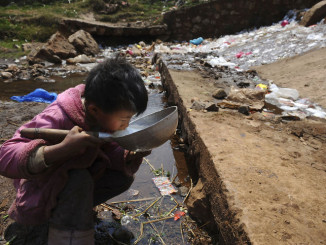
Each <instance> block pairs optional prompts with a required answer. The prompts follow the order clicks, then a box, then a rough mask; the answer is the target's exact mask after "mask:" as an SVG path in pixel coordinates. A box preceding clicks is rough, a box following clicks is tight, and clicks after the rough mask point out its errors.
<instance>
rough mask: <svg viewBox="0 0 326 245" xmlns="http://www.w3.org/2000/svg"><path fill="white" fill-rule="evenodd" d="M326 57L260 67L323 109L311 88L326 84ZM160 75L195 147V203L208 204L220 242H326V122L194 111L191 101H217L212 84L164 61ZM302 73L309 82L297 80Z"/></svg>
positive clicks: (315, 54)
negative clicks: (325, 67) (324, 73)
mask: <svg viewBox="0 0 326 245" xmlns="http://www.w3.org/2000/svg"><path fill="white" fill-rule="evenodd" d="M323 52H324V50H322V51H319V52H318V51H315V52H311V53H308V54H305V55H304V56H299V57H293V58H291V59H290V61H288V60H284V61H280V62H278V63H275V64H271V65H269V66H264V67H262V68H257V70H258V71H259V72H261V74H263V75H264V78H266V79H273V80H274V82H275V83H276V84H278V82H279V80H278V79H276V78H275V77H276V75H275V74H278V77H279V78H281V79H282V80H281V84H278V85H282V86H284V87H294V88H297V89H298V90H299V92H300V94H302V95H305V96H309V95H310V96H309V97H310V98H311V99H312V100H316V101H318V102H319V103H320V104H325V99H323V97H322V95H321V93H320V94H318V93H315V94H311V93H310V88H321V86H322V85H321V80H322V79H325V76H324V78H323V76H322V73H321V72H320V74H321V75H320V76H315V75H314V74H316V73H317V70H316V69H317V68H316V69H315V67H316V66H317V67H318V69H319V70H320V69H321V68H320V65H323V64H324V63H325V61H324V60H325V55H323V54H324V53H323ZM290 62H292V63H291V65H290V64H289V63H290ZM284 64H288V69H285V68H284V66H285V65H284ZM317 64H318V65H317ZM269 67H272V69H269ZM267 71H270V73H268V72H267ZM278 71H280V72H278ZM286 71H287V72H286ZM161 72H162V77H163V79H164V85H165V87H166V88H167V90H168V94H169V101H170V102H172V103H175V104H177V105H178V107H179V109H180V114H181V116H182V125H181V128H182V131H183V136H184V139H185V142H187V143H188V144H189V148H188V151H187V154H188V158H189V159H191V161H190V162H189V163H188V164H189V165H190V168H191V172H192V173H193V174H192V175H193V176H195V178H196V179H195V182H196V181H197V186H195V187H194V190H193V192H192V195H193V197H192V199H196V195H199V194H200V196H198V198H197V199H198V200H201V201H202V202H205V203H203V204H198V203H194V207H196V206H197V207H208V208H209V209H210V212H211V214H212V215H211V217H212V219H211V222H213V223H215V225H216V226H217V228H218V232H219V236H220V239H221V242H225V244H248V243H253V244H323V243H325V242H326V240H325V239H326V233H325V231H326V229H325V228H326V218H325V217H326V213H325V210H326V203H325V196H326V191H325V188H324V187H325V184H326V166H325V162H326V157H325V156H326V150H325V149H326V148H325V144H326V126H325V120H321V119H314V118H308V119H305V120H302V121H296V122H294V121H284V120H275V119H273V118H267V117H265V116H264V115H263V114H262V113H260V112H257V113H254V114H252V115H250V116H245V115H243V114H240V113H238V112H237V111H234V110H233V111H232V110H220V111H219V112H204V111H196V110H191V109H190V107H191V105H192V101H191V100H192V98H194V97H197V99H199V100H201V101H205V100H211V94H212V93H213V90H214V86H213V84H212V83H211V82H209V80H208V79H205V78H203V77H202V76H200V75H199V74H198V73H196V72H194V71H175V70H171V69H170V70H168V69H167V67H166V66H165V64H164V63H161ZM264 72H265V73H264ZM273 72H274V73H273ZM300 72H303V73H304V76H305V77H309V78H310V79H309V81H304V80H305V79H304V78H302V79H301V82H300V81H299V82H298V77H300V74H303V73H300ZM269 74H274V76H271V75H269ZM293 74H297V76H293ZM304 84H309V86H305V85H304ZM321 92H322V91H321ZM315 95H316V97H315ZM196 175H197V176H196ZM198 188H199V190H200V191H198V190H196V189H198ZM203 192H204V193H205V197H203ZM198 200H197V202H198ZM194 210H195V209H194ZM195 211H196V210H195ZM197 211H198V212H197V214H193V215H197V219H198V220H200V219H202V217H201V215H202V214H204V213H205V212H203V210H197ZM207 216H209V212H208V215H207ZM202 222H203V223H205V221H203V220H202ZM211 227H214V226H211Z"/></svg>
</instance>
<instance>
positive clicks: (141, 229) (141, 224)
mask: <svg viewBox="0 0 326 245" xmlns="http://www.w3.org/2000/svg"><path fill="white" fill-rule="evenodd" d="M173 218H174V217H165V218H161V219H156V220H150V221H146V222H142V223H140V235H139V237H138V238H137V240H136V241H135V242H134V244H137V243H138V242H139V241H140V240H141V238H142V236H143V230H144V225H146V224H150V223H154V222H160V221H163V220H167V219H173Z"/></svg>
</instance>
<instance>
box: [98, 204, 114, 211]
mask: <svg viewBox="0 0 326 245" xmlns="http://www.w3.org/2000/svg"><path fill="white" fill-rule="evenodd" d="M100 206H102V207H105V208H107V209H109V210H111V211H112V210H114V208H111V207H110V206H109V205H107V204H105V203H101V204H100Z"/></svg>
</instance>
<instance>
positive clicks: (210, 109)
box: [205, 103, 219, 112]
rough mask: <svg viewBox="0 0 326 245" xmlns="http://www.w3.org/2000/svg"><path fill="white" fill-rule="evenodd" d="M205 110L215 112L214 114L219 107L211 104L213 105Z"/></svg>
mask: <svg viewBox="0 0 326 245" xmlns="http://www.w3.org/2000/svg"><path fill="white" fill-rule="evenodd" d="M205 110H207V111H215V112H217V111H218V110H219V107H218V106H217V105H216V104H215V103H213V104H211V105H209V106H207V107H206V108H205Z"/></svg>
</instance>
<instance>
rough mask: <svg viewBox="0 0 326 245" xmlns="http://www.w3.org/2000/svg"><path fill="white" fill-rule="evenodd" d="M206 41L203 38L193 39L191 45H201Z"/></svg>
mask: <svg viewBox="0 0 326 245" xmlns="http://www.w3.org/2000/svg"><path fill="white" fill-rule="evenodd" d="M203 41H204V39H203V38H202V37H198V38H196V39H192V40H190V43H191V44H194V45H199V44H201V43H202V42H203Z"/></svg>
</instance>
